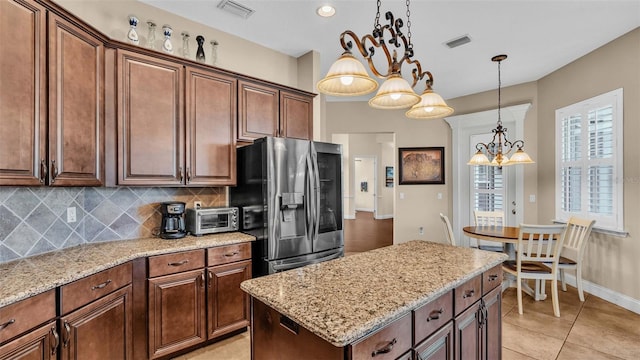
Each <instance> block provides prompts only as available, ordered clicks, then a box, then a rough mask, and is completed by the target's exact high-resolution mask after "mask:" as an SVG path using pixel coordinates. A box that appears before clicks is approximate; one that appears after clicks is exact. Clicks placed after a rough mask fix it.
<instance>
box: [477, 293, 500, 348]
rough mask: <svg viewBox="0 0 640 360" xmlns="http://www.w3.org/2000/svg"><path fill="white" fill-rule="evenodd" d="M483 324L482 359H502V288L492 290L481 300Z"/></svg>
mask: <svg viewBox="0 0 640 360" xmlns="http://www.w3.org/2000/svg"><path fill="white" fill-rule="evenodd" d="M482 302H483V303H484V304H483V305H484V308H485V312H484V319H483V320H484V324H483V327H482V337H483V338H482V340H481V342H480V344H481V345H482V359H486V360H493V359H500V358H501V357H502V286H498V287H497V288H495V289H493V290H492V291H491V292H490V293H489V294H487V295H485V296H484V297H483V298H482Z"/></svg>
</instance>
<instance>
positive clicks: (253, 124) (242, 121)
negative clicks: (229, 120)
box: [238, 80, 280, 141]
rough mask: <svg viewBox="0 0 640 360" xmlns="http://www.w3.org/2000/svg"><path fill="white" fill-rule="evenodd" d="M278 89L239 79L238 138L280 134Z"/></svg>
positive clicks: (245, 139) (249, 138) (255, 137)
mask: <svg viewBox="0 0 640 360" xmlns="http://www.w3.org/2000/svg"><path fill="white" fill-rule="evenodd" d="M278 102H279V98H278V90H277V89H274V88H271V87H268V86H265V85H260V84H256V83H252V82H247V81H242V80H240V81H238V140H241V141H253V140H254V139H258V138H261V137H265V136H279V135H280V132H279V128H278V127H279V125H278V124H279V118H280V115H279V114H280V112H279V107H278Z"/></svg>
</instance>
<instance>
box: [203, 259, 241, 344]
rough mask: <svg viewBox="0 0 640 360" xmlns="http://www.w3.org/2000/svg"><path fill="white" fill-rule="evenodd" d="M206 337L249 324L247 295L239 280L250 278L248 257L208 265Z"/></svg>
mask: <svg viewBox="0 0 640 360" xmlns="http://www.w3.org/2000/svg"><path fill="white" fill-rule="evenodd" d="M208 277H209V283H208V285H207V286H208V290H207V291H208V307H209V308H208V311H209V316H208V317H209V318H208V322H207V323H208V331H209V339H212V338H214V337H217V336H220V335H222V334H226V333H228V332H231V331H233V330H238V329H241V328H243V327H246V326H248V325H249V316H250V314H249V295H248V294H247V293H245V292H244V291H242V290H241V289H240V283H241V282H243V281H245V280H248V279H251V261H250V260H249V261H240V262H237V263H232V264H228V265H220V266H214V267H211V268H209V269H208Z"/></svg>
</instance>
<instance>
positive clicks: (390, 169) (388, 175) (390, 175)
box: [384, 166, 393, 187]
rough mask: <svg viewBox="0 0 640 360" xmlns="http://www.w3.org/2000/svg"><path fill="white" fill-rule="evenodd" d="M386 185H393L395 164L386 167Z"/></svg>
mask: <svg viewBox="0 0 640 360" xmlns="http://www.w3.org/2000/svg"><path fill="white" fill-rule="evenodd" d="M384 185H385V186H386V187H393V166H385V167H384Z"/></svg>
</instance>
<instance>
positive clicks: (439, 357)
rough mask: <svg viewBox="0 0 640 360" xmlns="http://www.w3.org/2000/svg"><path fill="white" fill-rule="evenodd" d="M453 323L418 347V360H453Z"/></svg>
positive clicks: (450, 322)
mask: <svg viewBox="0 0 640 360" xmlns="http://www.w3.org/2000/svg"><path fill="white" fill-rule="evenodd" d="M453 355H454V351H453V321H449V323H448V324H447V325H445V326H444V327H443V328H442V329H440V330H438V331H437V332H436V333H434V334H433V335H431V336H429V337H428V338H427V339H426V340H425V341H423V342H422V343H420V344H419V345H417V346H416V359H420V360H453Z"/></svg>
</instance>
